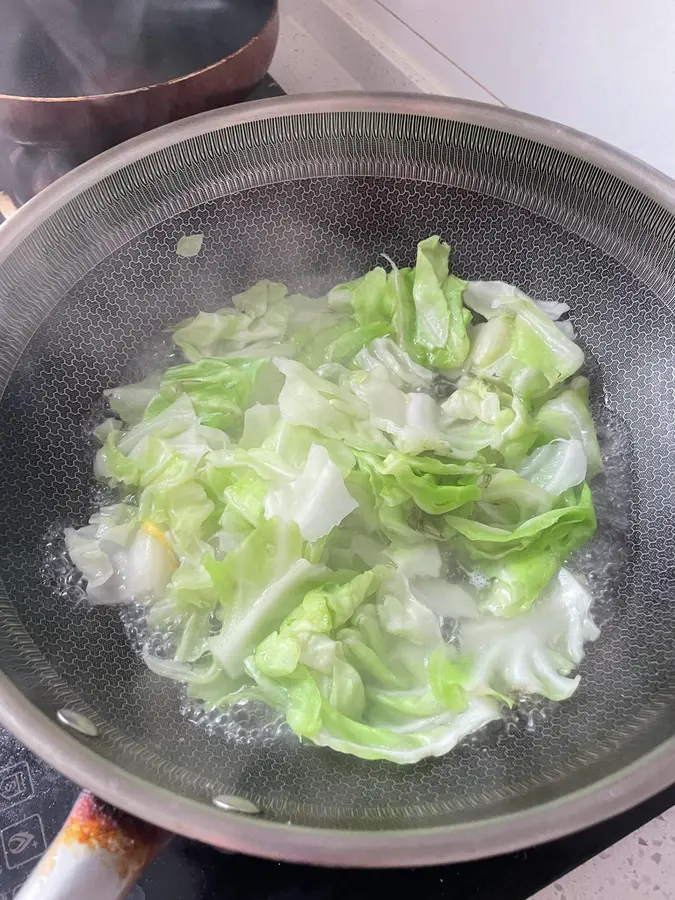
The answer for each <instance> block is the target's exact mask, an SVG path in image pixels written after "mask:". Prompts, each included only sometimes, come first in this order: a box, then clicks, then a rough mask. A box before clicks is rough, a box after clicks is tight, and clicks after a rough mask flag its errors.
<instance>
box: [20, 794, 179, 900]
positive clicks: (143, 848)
mask: <svg viewBox="0 0 675 900" xmlns="http://www.w3.org/2000/svg"><path fill="white" fill-rule="evenodd" d="M170 837H171V835H170V834H169V833H168V832H166V831H164V830H163V829H161V828H157V827H156V826H154V825H149V824H148V823H147V822H142V821H141V820H140V819H136V818H134V816H131V815H129V814H128V813H123V812H120V811H119V810H118V809H115V808H114V807H113V806H109V805H108V804H107V803H104V802H103V801H102V800H99V799H98V797H95V796H94V795H93V794H90V793H89V792H88V791H83V792H82V793H81V794H80V796H79V797H78V798H77V800H76V801H75V805H74V806H73V808H72V810H71V811H70V815H69V816H68V818H67V819H66V821H65V823H64V825H63V828H62V829H61V831H59V833H58V834H57V836H56V837H55V838H54V840H53V842H52V844H51V846H50V847H49V849H48V850H47V852H46V853H45V855H44V856H43V857H42V859H41V860H40V862H39V863H38V864H37V866H36V868H35V869H34V871H33V872H32V874H31V876H30V878H29V879H28V881H27V882H26V883H25V885H24V886H23V887H22V889H21V890H20V891H19V893H18V894H17V895H16V896H17V898H18V900H122V898H123V897H126V896H127V894H128V892H129V891H130V890H131V888H132V887H133V885H134V884H135V882H136V879H137V878H138V876H139V875H140V873H141V871H142V870H143V868H144V867H145V866H146V865H147V863H149V862H150V860H151V859H152V858H153V857H154V856H155V855H156V854H157V853H158V852H159V851H160V850H161V849H162V847H163V846H164V845H165V844H166V842H167V841H168V840H169V838H170Z"/></svg>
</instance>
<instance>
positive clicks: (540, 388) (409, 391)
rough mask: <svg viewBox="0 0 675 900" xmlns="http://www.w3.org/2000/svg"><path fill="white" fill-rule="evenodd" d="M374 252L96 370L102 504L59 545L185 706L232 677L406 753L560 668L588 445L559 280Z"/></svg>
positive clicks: (578, 636)
mask: <svg viewBox="0 0 675 900" xmlns="http://www.w3.org/2000/svg"><path fill="white" fill-rule="evenodd" d="M192 237H195V236H192ZM191 239H192V238H190V240H191ZM184 243H185V242H184ZM186 246H187V244H186ZM195 246H196V243H195ZM183 249H184V248H183ZM385 259H386V260H387V263H388V266H387V268H385V267H384V266H381V267H380V266H378V267H376V268H374V269H373V270H371V271H370V272H366V273H365V274H363V275H362V276H361V277H359V278H355V279H353V280H352V281H348V282H344V283H342V284H339V285H337V286H335V287H333V288H332V289H330V290H329V291H328V292H327V293H326V294H325V295H324V296H322V297H320V298H317V299H312V298H310V297H306V296H304V295H302V294H291V293H289V291H288V289H287V287H286V286H285V285H283V284H281V283H279V282H275V281H268V280H264V281H260V282H258V283H257V284H255V285H253V286H252V287H251V288H249V289H248V290H246V291H243V292H242V293H239V294H236V295H235V296H234V297H232V298H231V303H230V304H229V305H226V306H225V307H224V308H223V309H220V310H217V311H215V312H212V311H201V312H199V313H197V315H195V316H194V317H192V318H191V319H189V320H187V321H185V322H183V323H180V324H179V325H178V326H177V327H175V328H174V329H173V340H174V343H175V345H176V347H177V348H178V349H179V350H180V351H182V355H183V357H184V359H183V361H182V362H181V363H180V364H179V365H174V366H172V367H171V368H168V369H166V370H165V371H164V372H158V373H154V374H152V375H150V376H148V377H147V378H145V379H143V380H142V381H140V382H138V383H137V384H131V385H126V386H120V387H112V388H110V389H108V390H107V391H105V397H106V399H107V401H108V404H109V406H110V407H111V409H112V414H111V412H110V411H107V417H106V418H105V419H104V421H103V422H102V423H101V424H99V425H98V426H97V427H96V428H95V429H94V434H95V435H96V437H97V438H98V440H99V441H100V443H101V446H100V449H99V450H98V453H97V454H96V459H95V465H94V473H95V475H96V477H97V478H98V480H99V481H100V482H102V483H103V484H104V485H105V486H106V487H107V488H108V489H109V490H111V491H112V492H113V494H114V493H115V492H116V494H117V497H116V499H117V500H118V502H113V503H110V504H109V505H105V506H103V507H101V508H100V509H99V510H98V511H97V512H95V513H94V514H93V515H92V516H91V517H90V520H89V523H88V524H86V525H84V527H81V528H67V529H66V531H65V543H66V549H67V551H68V553H69V555H70V559H71V560H72V563H73V565H74V566H75V567H77V569H79V571H80V572H81V574H82V576H83V582H84V584H85V590H86V594H87V597H88V599H89V601H90V602H91V603H93V604H97V603H108V604H119V603H138V604H141V605H142V607H143V609H144V613H145V617H146V621H147V627H148V631H149V633H150V638H149V640H148V641H147V643H146V645H145V646H144V648H143V659H144V660H145V663H146V664H147V666H148V668H149V669H150V670H151V671H152V672H153V673H154V674H155V675H156V676H157V677H161V678H168V679H172V680H175V681H178V682H180V683H182V684H184V685H185V690H186V693H187V695H188V697H189V698H191V700H193V701H196V702H199V703H200V704H201V706H202V707H203V708H204V709H206V710H217V711H221V710H223V709H225V708H227V707H228V706H231V705H232V704H234V703H240V702H248V701H251V700H255V701H258V702H262V703H265V704H267V706H268V707H270V708H271V709H272V710H274V711H275V713H274V714H275V715H281V716H283V717H284V718H285V720H286V722H287V724H288V726H289V727H290V728H291V729H292V731H294V732H295V734H296V735H297V736H298V737H299V738H300V739H302V740H303V741H306V742H309V743H312V744H316V745H319V746H325V747H330V748H332V749H333V750H335V751H339V752H344V753H350V754H353V755H356V756H359V757H362V758H364V759H385V760H389V761H391V762H395V763H399V764H406V763H414V762H417V761H419V760H421V759H423V758H425V757H429V756H438V755H440V754H443V753H446V752H448V751H450V750H451V749H452V748H453V747H454V746H455V745H456V744H457V743H458V742H459V741H461V740H462V739H463V738H465V737H466V736H467V735H469V734H471V733H473V732H474V731H476V730H478V729H480V728H483V727H484V726H485V725H486V724H487V723H489V722H490V721H492V720H495V719H498V718H499V717H500V716H501V715H502V710H503V709H504V707H505V706H510V705H513V704H514V703H517V702H519V701H520V699H521V698H523V697H525V698H526V697H527V696H530V695H542V696H544V697H547V698H548V699H550V700H563V699H566V698H567V697H569V696H570V694H571V693H573V691H574V690H575V689H576V687H577V685H578V683H579V677H580V676H579V673H578V671H577V670H578V668H579V666H580V665H581V663H582V662H583V657H584V653H585V649H584V648H585V645H586V644H588V642H590V641H593V640H595V639H596V638H597V636H598V629H597V627H596V626H595V624H594V622H593V618H592V614H591V603H592V598H591V595H590V593H589V592H588V589H587V587H586V585H585V584H584V583H582V581H580V580H579V579H577V578H576V577H575V576H574V575H573V574H572V573H571V571H570V570H569V569H568V568H567V566H568V565H571V564H572V563H571V562H570V560H571V559H573V556H572V554H573V552H574V551H575V550H576V549H577V548H578V547H580V546H582V545H583V544H584V543H585V542H587V541H589V540H590V539H591V538H592V536H593V533H594V531H595V528H596V521H595V514H594V510H593V500H592V493H591V488H590V486H589V481H590V480H591V479H592V478H593V477H594V475H595V474H597V473H598V472H599V471H600V470H601V468H602V461H601V453H600V447H599V444H598V439H597V436H596V433H595V428H594V424H593V420H592V416H591V413H590V409H589V398H588V381H587V380H586V379H585V378H584V377H583V376H580V375H577V374H576V373H577V371H578V369H579V367H580V366H581V365H582V363H583V354H582V352H581V350H580V349H579V347H578V346H577V345H576V344H575V343H574V334H573V332H572V331H571V326H570V325H569V322H567V321H566V320H561V318H560V317H561V316H563V315H564V314H566V313H567V312H568V311H569V307H568V305H567V304H566V303H564V302H560V301H541V300H537V299H532V298H530V297H528V296H527V295H526V294H524V293H523V292H522V291H520V290H518V288H516V287H512V286H510V285H508V284H505V283H503V282H499V281H491V282H475V281H469V282H466V281H464V280H462V279H460V278H458V277H456V276H455V275H454V274H453V273H452V272H451V271H450V259H451V251H450V247H449V246H448V245H447V244H445V243H444V242H443V241H442V240H441V239H440V237H438V236H433V237H430V238H427V239H426V240H424V241H422V242H421V243H420V244H419V246H418V248H417V254H416V262H415V266H414V267H412V268H404V267H401V268H399V267H397V266H396V265H395V264H394V263H393V262H392V261H391V260H389V259H388V257H385ZM197 262H198V261H195V263H194V264H197ZM158 645H162V646H164V647H166V648H170V652H168V653H167V654H166V655H161V656H160V655H158V653H157V652H155V648H156V647H157V646H158ZM526 702H527V701H526Z"/></svg>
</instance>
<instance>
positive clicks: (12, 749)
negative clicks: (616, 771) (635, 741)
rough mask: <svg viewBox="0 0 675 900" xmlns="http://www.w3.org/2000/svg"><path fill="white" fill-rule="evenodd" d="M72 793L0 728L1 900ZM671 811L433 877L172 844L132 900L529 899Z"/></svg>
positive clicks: (660, 802) (54, 827)
mask: <svg viewBox="0 0 675 900" xmlns="http://www.w3.org/2000/svg"><path fill="white" fill-rule="evenodd" d="M77 792H78V788H77V787H76V786H75V785H74V784H72V782H70V781H68V780H67V779H65V778H63V777H61V776H60V775H58V774H57V773H56V772H54V770H53V769H51V768H50V767H49V766H47V765H46V764H45V763H44V762H42V761H41V760H39V759H37V758H36V757H35V756H33V754H32V753H30V752H29V751H28V750H26V748H25V747H22V746H21V745H20V744H18V743H17V742H16V741H15V740H14V739H13V738H12V737H11V736H10V735H9V734H8V733H7V732H5V731H3V730H2V729H0V900H10V898H11V897H14V895H15V893H16V891H17V890H18V889H19V887H20V886H21V884H22V883H23V882H24V881H25V879H26V878H27V877H28V875H29V873H30V871H31V869H32V868H33V866H34V865H35V863H36V862H37V860H38V859H39V857H40V856H41V855H42V854H43V853H44V851H45V849H46V847H47V845H48V844H49V842H50V841H51V840H52V839H53V838H54V837H55V836H56V833H57V832H58V830H59V828H60V826H61V823H62V822H63V820H64V818H65V816H66V814H67V812H68V809H69V807H70V805H71V803H72V802H73V800H74V799H75V797H76V795H77ZM673 805H675V787H673V788H670V789H669V790H667V791H664V792H663V793H662V794H659V795H658V796H656V797H654V798H652V799H651V800H649V801H647V802H646V803H643V804H642V805H641V806H639V807H636V808H635V809H633V810H631V811H630V812H627V813H624V814H623V815H621V816H618V817H616V818H615V819H611V820H610V821H609V822H605V823H603V824H602V825H597V826H595V827H594V828H589V829H587V830H585V831H582V832H579V833H578V834H575V835H572V836H570V837H567V838H563V839H561V840H558V841H554V842H552V843H550V844H543V845H541V846H539V847H534V848H532V849H530V850H523V851H521V852H520V853H511V854H508V855H506V856H498V857H493V858H492V859H488V860H481V861H477V862H470V863H460V864H454V865H448V866H434V867H432V868H422V869H405V870H387V871H363V870H349V869H320V868H316V867H312V866H300V865H289V864H287V863H277V862H270V861H267V860H261V859H253V858H251V857H247V856H241V855H239V854H229V853H223V852H221V851H219V850H215V849H214V848H212V847H208V846H206V845H204V844H199V843H197V842H196V841H188V840H186V839H184V838H174V840H173V841H171V843H170V844H169V845H168V846H167V848H166V849H165V850H164V852H163V853H162V854H161V855H160V856H159V857H158V858H157V859H156V860H155V861H154V862H153V863H152V864H151V865H150V866H149V868H148V869H147V870H146V872H145V874H144V875H143V876H142V878H141V879H140V881H139V883H138V884H137V885H136V887H135V888H134V889H133V890H132V892H131V894H130V895H129V897H130V900H222V898H223V897H224V896H232V897H236V898H237V900H341V898H343V897H349V898H350V900H372V898H373V897H374V896H379V895H381V896H398V895H402V896H414V897H418V898H420V900H526V898H528V897H531V895H532V894H534V893H535V892H536V891H538V890H539V889H540V888H542V887H544V886H545V885H547V884H550V883H551V882H553V881H557V880H558V879H559V878H561V877H562V876H563V875H564V874H565V873H566V872H568V871H569V870H570V869H573V868H575V867H576V866H578V865H580V864H581V863H582V862H585V861H586V860H587V859H590V858H591V857H592V856H595V855H596V854H597V853H599V852H600V851H601V850H604V849H605V848H606V847H608V846H609V845H610V844H614V843H616V841H618V840H620V839H621V838H622V837H624V836H625V835H626V834H629V833H630V832H631V831H634V830H635V829H636V828H638V827H639V826H640V825H642V824H644V823H645V822H647V821H649V820H650V819H652V818H654V817H655V816H657V815H660V813H662V812H664V811H665V810H666V809H669V808H670V807H671V806H673Z"/></svg>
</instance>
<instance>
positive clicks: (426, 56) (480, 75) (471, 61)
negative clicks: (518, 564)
mask: <svg viewBox="0 0 675 900" xmlns="http://www.w3.org/2000/svg"><path fill="white" fill-rule="evenodd" d="M281 10H282V23H281V37H280V42H279V47H278V50H277V54H276V56H275V59H274V62H273V65H272V68H271V74H272V75H273V76H274V77H275V78H276V79H277V80H278V81H279V83H280V84H281V85H282V86H283V88H284V89H285V90H286V91H287V92H288V93H308V92H314V91H330V90H370V91H414V92H427V93H438V94H446V95H451V96H457V97H464V98H467V99H471V100H479V101H482V102H485V103H494V104H498V105H503V106H510V107H513V108H516V109H521V110H524V111H526V112H529V113H533V114H535V115H540V116H544V117H546V118H550V119H554V120H556V121H559V122H562V123H564V124H566V125H571V126H573V127H574V128H578V129H580V130H581V131H585V132H587V133H589V134H593V135H595V136H596V137H599V138H601V139H603V140H606V141H608V142H610V143H612V144H615V145H616V146H618V147H620V148H621V149H622V150H625V151H627V152H629V153H632V154H633V155H635V156H637V157H640V158H641V159H643V160H645V161H646V162H648V163H650V164H651V165H653V166H655V167H656V168H659V169H661V170H662V171H663V172H665V173H666V174H667V175H669V176H671V177H673V178H675V54H674V53H673V45H674V44H675V2H673V0H642V3H641V4H640V5H639V7H636V5H635V4H634V3H629V2H628V0H592V2H589V0H508V2H507V0H477V2H474V3H467V2H466V0H281ZM650 897H654V898H655V900H657V898H658V900H664V898H666V900H675V809H673V810H670V811H669V812H667V813H665V814H664V815H663V816H659V817H658V818H656V819H654V820H653V821H651V822H649V823H648V824H646V825H645V826H643V827H642V828H640V829H638V830H637V831H636V832H634V833H633V834H631V835H629V836H628V837H626V838H624V839H623V840H621V841H619V842H618V843H617V844H615V845H614V846H612V847H610V848H609V849H607V850H605V851H603V852H602V853H600V854H599V856H596V857H595V858H594V859H592V860H590V861H589V862H587V863H585V864H583V865H582V866H580V867H579V868H577V869H575V870H574V871H572V872H571V873H569V874H568V875H567V876H566V877H565V878H563V879H562V880H561V881H558V882H556V883H554V884H553V885H551V886H549V887H547V888H545V889H544V890H542V891H540V892H539V893H538V894H536V895H535V897H533V898H532V900H633V898H634V900H647V898H650ZM495 900H497V898H495Z"/></svg>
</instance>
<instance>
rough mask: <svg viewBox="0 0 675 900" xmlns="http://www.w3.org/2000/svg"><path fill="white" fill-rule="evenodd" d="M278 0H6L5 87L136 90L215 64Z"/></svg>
mask: <svg viewBox="0 0 675 900" xmlns="http://www.w3.org/2000/svg"><path fill="white" fill-rule="evenodd" d="M275 5H276V4H275V2H274V0H107V2H101V0H2V3H0V94H9V95H11V96H14V97H78V96H91V95H94V94H107V93H114V92H116V91H126V90H132V89H134V88H139V87H145V86H147V85H151V84H160V83H162V82H165V81H169V80H171V79H173V78H180V77H181V76H183V75H188V74H189V73H190V72H196V71H198V70H199V69H203V68H205V67H206V66H210V65H212V64H213V63H215V62H218V60H221V59H224V58H225V57H227V56H230V54H232V53H235V52H236V51H237V50H239V49H240V48H241V47H243V46H244V44H247V43H248V42H249V41H250V40H251V39H252V38H253V37H254V36H255V35H256V34H258V32H259V31H260V30H261V29H262V27H263V25H264V24H265V23H266V22H267V20H268V19H269V18H270V16H271V15H272V12H273V11H274V8H275Z"/></svg>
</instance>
